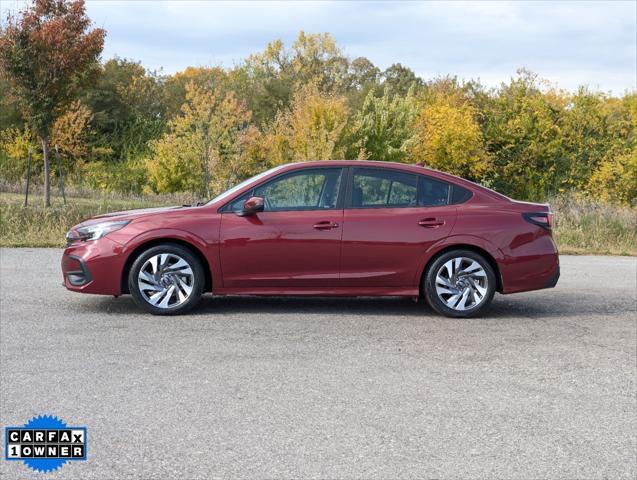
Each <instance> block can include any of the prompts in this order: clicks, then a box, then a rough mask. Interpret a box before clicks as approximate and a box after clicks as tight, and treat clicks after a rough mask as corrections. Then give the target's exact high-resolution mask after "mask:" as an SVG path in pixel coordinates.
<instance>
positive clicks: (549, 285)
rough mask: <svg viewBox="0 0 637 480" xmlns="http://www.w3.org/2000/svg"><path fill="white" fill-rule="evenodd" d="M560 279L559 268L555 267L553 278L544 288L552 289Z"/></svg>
mask: <svg viewBox="0 0 637 480" xmlns="http://www.w3.org/2000/svg"><path fill="white" fill-rule="evenodd" d="M559 279H560V266H559V265H558V266H557V270H556V271H555V273H554V274H553V277H552V278H551V279H550V280H549V282H548V283H547V284H546V286H545V287H544V288H553V287H554V286H555V285H557V281H558V280H559Z"/></svg>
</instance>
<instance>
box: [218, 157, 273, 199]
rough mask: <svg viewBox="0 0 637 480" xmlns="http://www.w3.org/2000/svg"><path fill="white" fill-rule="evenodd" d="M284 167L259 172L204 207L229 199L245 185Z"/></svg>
mask: <svg viewBox="0 0 637 480" xmlns="http://www.w3.org/2000/svg"><path fill="white" fill-rule="evenodd" d="M284 166H285V165H279V166H278V167H274V168H271V169H270V170H266V171H265V172H261V173H259V174H258V175H255V176H254V177H250V178H248V179H247V180H244V181H243V182H241V183H240V184H238V185H235V186H234V187H232V188H231V189H230V190H226V191H225V192H223V193H221V194H219V195H217V196H216V197H215V198H213V199H212V200H210V201H209V202H208V203H207V204H206V205H210V204H213V203H215V202H219V201H221V200H224V199H226V198H228V197H231V196H232V195H233V194H234V193H236V192H238V191H239V190H241V189H242V188H243V187H245V186H246V185H249V184H250V183H252V182H254V181H256V180H259V179H260V178H263V177H265V176H266V175H269V174H270V173H272V172H275V171H277V170H280V169H281V168H283V167H284Z"/></svg>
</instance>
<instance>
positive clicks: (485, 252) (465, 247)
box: [418, 243, 504, 296]
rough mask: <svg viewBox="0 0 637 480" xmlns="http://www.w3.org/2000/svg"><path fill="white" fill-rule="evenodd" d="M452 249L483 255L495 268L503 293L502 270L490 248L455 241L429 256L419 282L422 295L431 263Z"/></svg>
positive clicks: (499, 287)
mask: <svg viewBox="0 0 637 480" xmlns="http://www.w3.org/2000/svg"><path fill="white" fill-rule="evenodd" d="M452 250H470V251H472V252H475V253H477V254H479V255H481V256H483V257H484V258H485V259H486V260H487V261H488V262H489V265H491V268H493V271H494V272H495V279H496V282H497V284H496V291H497V292H499V293H502V291H503V290H504V283H503V281H502V272H500V266H499V265H498V262H497V260H496V259H495V257H494V256H493V255H492V254H491V252H489V251H488V250H486V249H485V248H483V247H479V246H477V245H475V244H471V243H454V244H450V245H445V246H443V247H442V248H440V249H439V250H437V251H436V252H435V253H434V254H433V255H432V256H431V257H430V258H429V260H428V261H427V262H426V263H425V266H424V268H423V269H422V272H421V273H420V277H419V283H418V289H419V292H420V295H421V296H423V295H424V292H423V282H424V280H425V276H426V275H427V271H428V270H429V267H430V266H431V264H432V263H433V262H435V261H436V259H437V258H438V257H440V256H441V255H444V254H445V253H447V252H450V251H452Z"/></svg>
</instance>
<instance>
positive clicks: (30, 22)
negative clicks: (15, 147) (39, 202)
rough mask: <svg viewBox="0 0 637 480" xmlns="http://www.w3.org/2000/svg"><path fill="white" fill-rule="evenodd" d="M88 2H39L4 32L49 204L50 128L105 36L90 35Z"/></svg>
mask: <svg viewBox="0 0 637 480" xmlns="http://www.w3.org/2000/svg"><path fill="white" fill-rule="evenodd" d="M90 26H91V21H90V19H89V18H88V17H87V16H86V14H85V10H84V1H83V0H74V1H69V0H35V2H34V4H33V6H31V7H28V8H26V9H25V10H24V11H22V12H21V13H20V15H19V18H13V17H12V16H8V17H7V20H6V24H5V27H4V28H3V29H2V31H1V32H0V68H1V69H2V71H3V75H6V78H8V80H9V82H10V85H11V90H12V93H13V94H14V95H15V97H16V99H17V101H18V103H19V105H20V106H21V108H22V110H23V114H24V116H25V118H26V119H27V120H28V121H29V123H30V125H31V127H32V129H33V130H34V131H35V132H36V133H37V135H38V137H39V139H40V143H41V144H42V157H43V159H44V204H45V206H47V207H48V206H50V205H51V189H50V179H49V170H50V162H49V135H50V130H51V126H52V125H53V123H54V122H55V120H56V118H58V116H59V115H60V114H61V113H62V112H63V111H64V108H65V107H66V106H67V105H68V104H69V103H70V102H71V101H72V100H73V99H74V97H75V95H76V94H77V91H78V89H79V87H80V85H81V84H82V83H84V82H85V81H86V79H87V77H88V76H89V75H90V73H91V71H92V70H93V69H94V67H95V65H96V62H97V59H98V57H99V55H100V52H101V51H102V47H103V44H104V35H105V31H104V30H102V29H101V28H96V29H93V30H90Z"/></svg>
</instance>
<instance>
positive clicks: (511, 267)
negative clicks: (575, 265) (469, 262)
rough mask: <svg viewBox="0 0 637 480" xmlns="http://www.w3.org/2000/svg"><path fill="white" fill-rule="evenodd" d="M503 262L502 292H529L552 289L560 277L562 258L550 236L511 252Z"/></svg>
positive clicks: (501, 271)
mask: <svg viewBox="0 0 637 480" xmlns="http://www.w3.org/2000/svg"><path fill="white" fill-rule="evenodd" d="M507 253H509V255H507V256H506V257H505V259H504V261H503V262H502V263H499V266H500V273H501V274H502V285H503V292H502V293H517V292H527V291H530V290H540V289H543V288H552V287H555V285H557V281H558V279H559V278H560V258H559V255H558V253H557V247H556V246H555V242H554V241H553V239H552V238H551V236H550V235H540V236H538V237H535V238H534V239H533V240H532V241H531V242H528V243H526V244H524V245H521V246H520V247H519V248H517V249H516V250H510V251H509V252H507Z"/></svg>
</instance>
